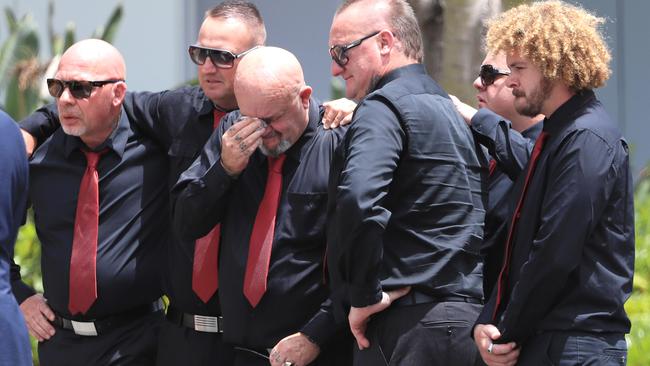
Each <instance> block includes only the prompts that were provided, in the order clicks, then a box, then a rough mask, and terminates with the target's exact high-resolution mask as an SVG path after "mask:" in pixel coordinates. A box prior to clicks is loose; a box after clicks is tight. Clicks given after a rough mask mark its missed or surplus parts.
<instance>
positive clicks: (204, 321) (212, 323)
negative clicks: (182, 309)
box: [194, 315, 223, 333]
mask: <svg viewBox="0 0 650 366" xmlns="http://www.w3.org/2000/svg"><path fill="white" fill-rule="evenodd" d="M194 330H196V331H197V332H207V333H222V332H223V331H222V330H221V329H220V327H219V317H217V316H206V315H194Z"/></svg>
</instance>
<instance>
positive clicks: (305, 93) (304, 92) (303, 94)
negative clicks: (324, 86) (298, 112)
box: [298, 85, 312, 109]
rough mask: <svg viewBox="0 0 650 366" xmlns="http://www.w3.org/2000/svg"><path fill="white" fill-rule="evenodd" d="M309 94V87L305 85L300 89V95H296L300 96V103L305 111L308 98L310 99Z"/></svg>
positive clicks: (307, 106) (310, 90)
mask: <svg viewBox="0 0 650 366" xmlns="http://www.w3.org/2000/svg"><path fill="white" fill-rule="evenodd" d="M311 92H312V89H311V86H309V85H305V86H303V87H302V88H301V89H300V93H299V94H298V95H299V96H300V102H301V103H302V106H303V107H304V108H305V109H307V108H309V97H311Z"/></svg>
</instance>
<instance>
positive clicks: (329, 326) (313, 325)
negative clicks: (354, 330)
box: [300, 310, 342, 350]
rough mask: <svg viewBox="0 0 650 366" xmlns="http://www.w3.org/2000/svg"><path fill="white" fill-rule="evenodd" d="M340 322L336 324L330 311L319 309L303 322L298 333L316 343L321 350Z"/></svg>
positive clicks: (339, 325)
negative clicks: (307, 320) (305, 322)
mask: <svg viewBox="0 0 650 366" xmlns="http://www.w3.org/2000/svg"><path fill="white" fill-rule="evenodd" d="M341 326H342V324H337V323H336V321H335V320H334V315H333V314H332V313H329V312H326V311H323V310H319V311H318V313H317V314H316V315H315V316H314V317H313V318H311V320H309V322H308V323H307V324H305V325H304V326H303V327H302V329H300V333H303V334H304V335H305V336H306V337H307V338H308V339H309V340H310V341H312V342H313V343H315V344H316V345H318V347H320V349H321V350H322V349H323V348H324V346H325V345H326V344H327V342H328V341H329V340H330V339H331V338H332V336H333V335H334V334H335V333H336V332H337V330H338V329H339V328H340V327H341Z"/></svg>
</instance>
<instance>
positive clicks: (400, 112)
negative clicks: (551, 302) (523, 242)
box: [327, 0, 485, 365]
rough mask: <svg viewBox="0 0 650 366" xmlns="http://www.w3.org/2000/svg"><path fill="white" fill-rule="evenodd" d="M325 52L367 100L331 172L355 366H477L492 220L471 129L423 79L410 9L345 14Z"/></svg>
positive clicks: (336, 259) (372, 5)
mask: <svg viewBox="0 0 650 366" xmlns="http://www.w3.org/2000/svg"><path fill="white" fill-rule="evenodd" d="M329 44H330V55H331V56H332V74H333V75H334V76H341V77H342V78H344V79H345V82H346V95H347V96H348V97H351V98H355V99H358V100H360V102H359V106H358V108H357V109H356V111H355V113H354V117H353V123H352V124H351V125H350V128H349V130H348V132H347V134H346V136H345V138H344V139H343V142H342V145H341V148H340V149H338V150H337V154H336V155H335V158H334V161H333V163H332V171H331V175H330V184H329V192H330V196H329V198H330V204H329V211H328V220H329V221H328V237H327V241H328V251H327V253H328V268H329V274H330V278H331V284H332V285H331V286H332V289H333V291H334V292H335V294H336V296H337V297H338V300H339V301H342V302H344V303H347V304H349V305H350V311H349V315H348V320H349V323H350V328H351V330H352V333H353V334H354V336H355V338H356V340H357V344H358V351H355V364H356V365H380V364H388V363H389V362H390V364H402V365H405V364H412V365H473V364H474V363H475V362H477V361H479V360H480V358H479V357H478V353H477V351H476V347H475V346H474V345H473V344H472V342H471V339H470V337H469V335H470V331H471V324H472V323H473V321H474V320H475V319H476V317H477V316H478V314H479V312H480V309H481V304H482V298H483V292H482V286H481V285H482V267H481V258H480V253H479V249H480V244H481V238H482V234H483V232H482V226H483V219H484V213H485V212H484V208H483V200H484V197H483V195H482V187H481V173H480V172H481V171H482V168H481V164H480V162H479V158H478V156H477V153H476V150H475V146H474V142H473V138H472V134H471V132H470V130H469V127H468V126H467V125H466V124H465V122H464V121H463V120H462V119H461V117H460V116H459V115H458V113H457V112H456V110H455V108H454V106H453V103H452V101H451V100H450V99H449V96H448V95H447V93H445V91H444V90H442V88H440V87H439V86H438V84H436V82H435V81H433V80H432V79H431V78H430V77H429V76H427V75H426V72H425V70H424V66H423V65H422V64H421V61H422V42H421V39H420V31H419V28H418V25H417V21H416V19H415V16H414V14H413V10H412V9H411V8H410V6H409V5H408V3H407V2H406V1H401V0H380V1H376V0H373V1H370V0H361V1H346V2H344V4H343V5H342V6H341V7H340V8H339V9H338V10H337V12H336V15H335V16H334V20H333V22H332V27H331V30H330V37H329ZM409 287H410V292H408V293H406V295H404V294H405V292H406V291H408V288H409ZM399 296H403V297H399ZM398 297H399V298H398ZM389 306H390V307H389ZM371 315H372V316H373V317H372V319H371V318H370V316H371Z"/></svg>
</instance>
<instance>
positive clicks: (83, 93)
mask: <svg viewBox="0 0 650 366" xmlns="http://www.w3.org/2000/svg"><path fill="white" fill-rule="evenodd" d="M120 81H124V80H123V79H111V80H101V81H85V80H71V81H65V80H59V79H47V90H48V91H49V92H50V95H51V96H53V97H54V98H59V97H61V95H62V94H63V91H64V90H65V88H68V90H69V91H70V94H72V96H73V97H75V98H76V99H86V98H88V97H90V94H92V92H93V88H98V87H101V86H104V85H106V84H114V83H119V82H120Z"/></svg>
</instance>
